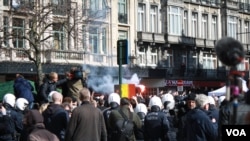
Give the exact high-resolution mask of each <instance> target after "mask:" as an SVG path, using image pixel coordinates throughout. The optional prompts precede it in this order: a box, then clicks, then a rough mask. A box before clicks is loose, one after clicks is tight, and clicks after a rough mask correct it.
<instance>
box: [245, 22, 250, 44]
mask: <svg viewBox="0 0 250 141" xmlns="http://www.w3.org/2000/svg"><path fill="white" fill-rule="evenodd" d="M249 34H250V33H249V21H245V22H244V33H243V37H244V41H243V42H244V43H249V37H250V36H249Z"/></svg>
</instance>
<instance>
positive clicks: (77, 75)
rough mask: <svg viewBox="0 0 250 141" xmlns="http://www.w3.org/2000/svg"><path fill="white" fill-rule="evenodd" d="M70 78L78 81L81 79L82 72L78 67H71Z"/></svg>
mask: <svg viewBox="0 0 250 141" xmlns="http://www.w3.org/2000/svg"><path fill="white" fill-rule="evenodd" d="M70 76H71V78H72V79H75V80H78V79H83V72H82V69H81V68H79V67H73V68H71V70H70Z"/></svg>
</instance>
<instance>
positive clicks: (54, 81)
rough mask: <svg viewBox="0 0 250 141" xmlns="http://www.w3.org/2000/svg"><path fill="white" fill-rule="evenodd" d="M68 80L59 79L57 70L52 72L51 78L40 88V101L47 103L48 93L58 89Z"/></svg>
mask: <svg viewBox="0 0 250 141" xmlns="http://www.w3.org/2000/svg"><path fill="white" fill-rule="evenodd" d="M66 82H67V78H64V79H61V80H58V74H57V73H56V72H51V73H50V74H49V80H47V81H45V82H44V83H43V84H42V85H41V87H40V88H39V93H38V99H39V103H40V104H43V103H47V102H49V101H48V95H49V93H50V92H52V91H56V90H57V87H58V86H61V85H63V84H64V83H66Z"/></svg>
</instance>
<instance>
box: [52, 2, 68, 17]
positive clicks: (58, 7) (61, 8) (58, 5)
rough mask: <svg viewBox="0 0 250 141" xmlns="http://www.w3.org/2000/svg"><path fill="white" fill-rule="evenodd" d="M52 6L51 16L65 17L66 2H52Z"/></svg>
mask: <svg viewBox="0 0 250 141" xmlns="http://www.w3.org/2000/svg"><path fill="white" fill-rule="evenodd" d="M52 4H53V14H55V15H66V12H67V1H66V0H52Z"/></svg>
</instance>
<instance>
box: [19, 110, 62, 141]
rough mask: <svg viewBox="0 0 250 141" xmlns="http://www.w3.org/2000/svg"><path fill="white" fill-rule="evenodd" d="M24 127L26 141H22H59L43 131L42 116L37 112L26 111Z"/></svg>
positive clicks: (48, 132) (51, 134)
mask: <svg viewBox="0 0 250 141" xmlns="http://www.w3.org/2000/svg"><path fill="white" fill-rule="evenodd" d="M24 125H25V127H26V132H27V134H26V135H27V140H24V141H59V139H58V138H57V136H56V135H55V134H53V133H51V132H50V131H48V130H47V129H45V126H44V124H43V116H42V115H41V113H40V112H39V111H38V110H30V111H28V113H27V114H26V115H25V118H24Z"/></svg>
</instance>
